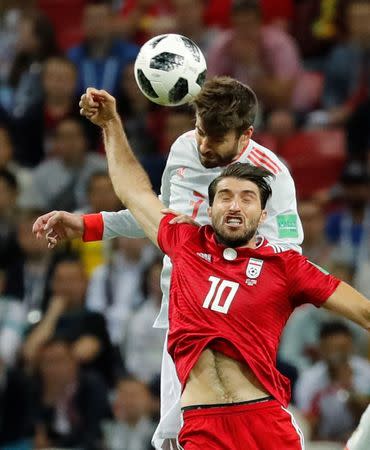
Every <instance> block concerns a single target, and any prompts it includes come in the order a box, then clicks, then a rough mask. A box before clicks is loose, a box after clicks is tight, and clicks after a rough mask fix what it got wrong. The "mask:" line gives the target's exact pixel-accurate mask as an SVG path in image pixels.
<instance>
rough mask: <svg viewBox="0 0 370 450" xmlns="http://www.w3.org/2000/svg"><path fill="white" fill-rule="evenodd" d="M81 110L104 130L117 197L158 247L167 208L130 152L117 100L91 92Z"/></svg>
mask: <svg viewBox="0 0 370 450" xmlns="http://www.w3.org/2000/svg"><path fill="white" fill-rule="evenodd" d="M80 108H81V114H82V115H84V116H85V117H87V118H88V119H89V120H90V121H91V122H93V123H95V124H96V125H98V126H100V127H101V128H102V130H103V137H104V144H105V150H106V154H107V160H108V169H109V174H110V177H111V180H112V183H113V187H114V190H115V192H116V194H117V196H118V197H119V199H120V200H121V201H122V203H124V204H125V205H126V207H127V208H128V209H129V210H130V211H131V213H132V215H133V216H134V217H135V219H136V220H137V222H138V223H139V224H140V226H141V227H142V229H143V231H144V232H145V234H146V235H147V236H148V237H149V239H150V240H151V241H152V242H153V243H154V244H155V245H158V244H157V234H158V228H159V223H160V221H161V219H162V217H163V215H162V214H161V209H163V208H164V205H163V204H162V202H161V201H160V200H159V199H158V197H157V196H156V195H155V193H154V192H153V190H152V186H151V183H150V180H149V177H148V175H147V174H146V172H145V170H144V169H143V168H142V166H141V165H140V163H139V162H138V160H137V159H136V157H135V155H134V154H133V152H132V150H131V148H130V145H129V143H128V140H127V137H126V134H125V132H124V129H123V126H122V122H121V119H120V117H119V115H118V113H117V110H116V102H115V99H114V97H112V96H111V95H109V94H108V93H107V92H106V91H103V90H97V89H92V88H89V89H88V90H87V91H86V94H84V95H83V96H82V97H81V101H80Z"/></svg>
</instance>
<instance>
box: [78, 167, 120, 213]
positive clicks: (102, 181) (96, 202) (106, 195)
mask: <svg viewBox="0 0 370 450" xmlns="http://www.w3.org/2000/svg"><path fill="white" fill-rule="evenodd" d="M87 196H88V203H87V205H86V206H87V207H86V209H85V210H84V211H83V212H84V213H98V212H100V211H119V210H120V209H121V208H122V203H121V201H120V200H119V198H118V197H117V195H116V193H115V192H114V189H113V185H112V181H111V179H110V177H109V174H108V172H107V171H104V170H101V171H97V172H93V173H92V174H91V176H90V178H89V182H88V185H87Z"/></svg>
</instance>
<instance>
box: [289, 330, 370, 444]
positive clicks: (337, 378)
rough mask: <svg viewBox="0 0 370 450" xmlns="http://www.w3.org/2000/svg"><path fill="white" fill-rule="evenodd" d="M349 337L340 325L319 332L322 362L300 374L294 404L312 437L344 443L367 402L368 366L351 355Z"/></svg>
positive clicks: (369, 390) (369, 386)
mask: <svg viewBox="0 0 370 450" xmlns="http://www.w3.org/2000/svg"><path fill="white" fill-rule="evenodd" d="M352 344H353V342H352V335H351V333H350V331H349V329H348V327H347V326H346V325H344V324H343V323H341V322H329V323H327V324H324V325H323V326H322V328H321V332H320V352H321V357H322V361H320V362H317V363H316V364H314V365H313V366H312V367H311V368H310V369H307V370H306V371H305V372H303V374H302V375H301V377H300V379H299V380H298V382H297V385H296V392H295V394H296V401H297V406H298V408H299V409H300V410H301V411H303V412H304V413H305V415H306V417H307V418H308V419H309V420H310V422H311V424H312V426H313V437H314V438H316V439H321V440H335V441H342V442H344V441H345V440H346V439H347V438H348V437H349V435H350V434H351V432H352V430H353V429H354V427H355V426H356V424H357V422H358V420H359V418H360V416H361V414H362V412H363V411H364V410H365V409H366V406H367V405H368V403H369V401H370V395H369V393H370V363H369V362H368V361H367V360H365V359H364V358H360V357H358V356H354V355H353V347H352Z"/></svg>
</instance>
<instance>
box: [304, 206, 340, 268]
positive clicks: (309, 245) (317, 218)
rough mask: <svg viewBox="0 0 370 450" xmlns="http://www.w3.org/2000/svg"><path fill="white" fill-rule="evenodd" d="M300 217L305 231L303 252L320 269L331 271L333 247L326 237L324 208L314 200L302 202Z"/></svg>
mask: <svg viewBox="0 0 370 450" xmlns="http://www.w3.org/2000/svg"><path fill="white" fill-rule="evenodd" d="M298 211H299V217H300V218H301V221H302V226H303V230H304V242H303V244H302V252H303V254H304V255H305V256H307V258H308V259H310V260H311V261H312V262H314V263H315V264H318V265H319V266H320V267H322V268H324V269H326V270H330V267H331V254H332V246H331V245H330V244H329V242H328V240H327V237H326V235H325V219H326V216H325V214H324V211H323V208H322V206H321V205H320V204H319V203H318V202H317V201H314V200H301V201H300V202H299V204H298Z"/></svg>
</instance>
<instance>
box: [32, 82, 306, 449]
mask: <svg viewBox="0 0 370 450" xmlns="http://www.w3.org/2000/svg"><path fill="white" fill-rule="evenodd" d="M194 108H195V129H194V130H192V131H189V132H187V133H185V134H183V135H181V136H179V138H178V139H177V140H176V141H175V142H174V143H173V145H172V147H171V150H170V153H169V155H168V158H167V163H166V168H165V170H164V173H163V177H162V185H161V196H160V198H161V200H162V202H163V203H164V205H165V206H166V207H168V208H171V209H172V210H175V211H178V212H181V213H182V214H186V215H188V216H191V217H192V218H193V219H195V220H196V221H197V222H198V223H199V224H201V225H206V224H208V223H209V217H208V214H207V206H208V185H209V184H210V182H211V181H212V180H213V179H214V178H215V177H217V176H218V175H219V174H220V173H221V170H222V168H223V167H225V166H226V165H228V164H233V163H234V162H237V161H238V162H243V163H244V162H245V163H250V164H253V165H255V166H262V167H265V168H267V169H268V170H270V171H272V172H273V173H274V175H275V176H274V178H273V179H272V180H271V187H272V195H271V197H270V198H269V199H268V200H267V203H266V210H267V213H268V214H267V217H266V220H265V221H264V222H263V223H262V224H261V225H260V232H261V233H262V234H263V235H264V236H265V237H266V238H267V239H268V240H269V242H270V244H271V245H274V246H275V247H276V248H277V249H278V248H280V249H281V248H284V249H287V248H292V249H295V250H297V251H299V252H300V247H299V246H300V244H301V243H302V240H303V231H302V226H301V222H300V219H299V216H298V214H297V205H296V198H295V187H294V182H293V180H292V177H291V175H290V173H289V170H288V169H287V167H286V166H285V165H284V164H283V163H282V161H280V160H279V158H278V157H277V156H276V155H275V154H274V153H273V152H271V151H270V150H268V149H267V148H265V147H263V146H262V145H259V144H258V143H257V142H255V141H254V140H253V139H252V135H253V124H254V121H255V117H256V113H257V99H256V96H255V94H254V92H253V91H252V90H251V89H250V88H249V87H248V86H245V85H244V84H242V83H240V82H238V81H237V80H234V79H232V78H229V77H215V78H212V79H210V80H208V81H206V83H205V84H204V85H203V87H202V89H201V91H200V93H199V94H198V95H197V97H196V98H195V100H194ZM52 216H53V217H54V219H53V223H54V227H55V231H56V233H55V234H53V233H52V234H50V233H49V236H51V237H52V236H55V237H56V238H53V239H49V245H50V246H51V247H53V246H54V245H56V243H57V242H58V241H59V240H61V239H63V238H66V237H68V238H73V237H75V238H78V237H82V238H83V240H84V241H94V240H101V239H104V240H106V239H111V238H114V237H118V236H125V237H130V238H135V237H144V233H143V230H142V229H141V227H140V226H139V224H138V223H137V222H136V220H135V218H134V217H133V216H132V214H131V212H130V211H129V210H123V211H119V212H102V213H100V214H87V215H83V216H82V215H79V214H71V213H67V212H63V211H53V212H51V213H48V214H46V215H43V216H41V217H40V218H39V219H38V220H37V221H36V222H35V225H34V232H35V233H36V234H38V235H39V236H41V235H43V234H45V232H44V230H43V227H44V225H45V223H46V222H47V221H48V220H49V218H50V217H52ZM171 267H172V266H171V261H170V258H168V257H167V256H165V257H164V260H163V271H162V274H161V289H162V292H163V297H162V307H161V311H160V314H159V316H158V318H157V319H156V321H155V324H154V327H156V328H168V299H169V284H170V277H171ZM180 394H181V386H180V383H179V380H178V377H177V373H176V370H175V366H174V364H173V362H172V359H171V358H170V356H169V354H168V352H167V343H165V345H164V351H163V360H162V369H161V420H160V423H159V425H158V428H157V430H156V432H155V434H154V436H153V445H154V446H155V448H158V449H169V448H175V447H171V443H173V444H175V443H176V440H175V439H173V438H176V436H177V435H178V432H179V430H180V428H181V409H180Z"/></svg>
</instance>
